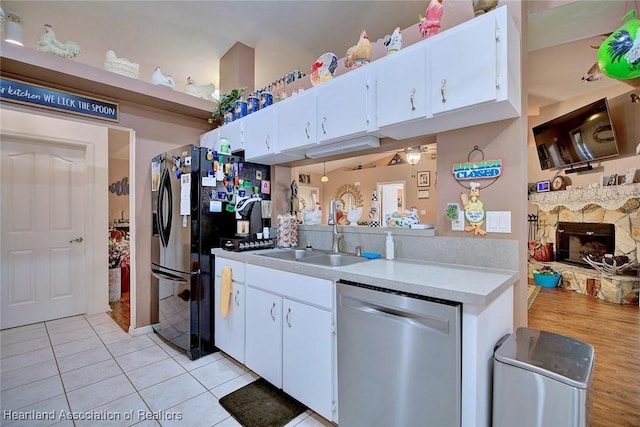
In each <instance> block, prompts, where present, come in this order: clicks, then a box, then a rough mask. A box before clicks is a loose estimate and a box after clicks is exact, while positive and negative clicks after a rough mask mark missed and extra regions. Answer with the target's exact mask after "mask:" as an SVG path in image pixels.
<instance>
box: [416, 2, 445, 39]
mask: <svg viewBox="0 0 640 427" xmlns="http://www.w3.org/2000/svg"><path fill="white" fill-rule="evenodd" d="M442 1H443V0H431V3H429V6H428V7H427V10H426V11H425V12H424V17H423V16H422V15H418V18H419V19H420V24H419V25H418V29H419V30H420V35H421V36H422V37H431V36H433V35H435V34H438V33H439V32H440V19H442V12H443V8H442Z"/></svg>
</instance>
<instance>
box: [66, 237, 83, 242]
mask: <svg viewBox="0 0 640 427" xmlns="http://www.w3.org/2000/svg"><path fill="white" fill-rule="evenodd" d="M83 240H84V239H83V238H82V237H78V238H77V239H73V240H69V243H73V242H78V243H82V241H83Z"/></svg>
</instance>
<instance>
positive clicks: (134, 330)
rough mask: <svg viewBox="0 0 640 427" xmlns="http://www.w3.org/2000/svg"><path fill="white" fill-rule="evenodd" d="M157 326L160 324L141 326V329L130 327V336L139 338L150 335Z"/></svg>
mask: <svg viewBox="0 0 640 427" xmlns="http://www.w3.org/2000/svg"><path fill="white" fill-rule="evenodd" d="M157 325H158V323H156V324H155V325H147V326H141V327H139V328H132V327H131V326H129V335H131V336H134V337H137V336H139V335H146V334H149V333H151V332H153V327H154V326H157Z"/></svg>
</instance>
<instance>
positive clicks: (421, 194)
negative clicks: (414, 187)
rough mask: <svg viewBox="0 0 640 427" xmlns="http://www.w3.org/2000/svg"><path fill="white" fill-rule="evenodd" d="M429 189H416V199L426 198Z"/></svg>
mask: <svg viewBox="0 0 640 427" xmlns="http://www.w3.org/2000/svg"><path fill="white" fill-rule="evenodd" d="M428 198H429V190H418V199H428Z"/></svg>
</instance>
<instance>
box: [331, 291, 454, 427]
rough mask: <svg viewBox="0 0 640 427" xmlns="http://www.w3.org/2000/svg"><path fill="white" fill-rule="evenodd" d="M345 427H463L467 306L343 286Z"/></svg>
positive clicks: (341, 399)
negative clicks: (463, 311)
mask: <svg viewBox="0 0 640 427" xmlns="http://www.w3.org/2000/svg"><path fill="white" fill-rule="evenodd" d="M336 296H337V307H338V310H337V334H338V350H337V352H338V422H339V425H340V427H353V426H368V427H374V426H380V427H389V426H394V427H427V426H437V427H445V426H460V423H461V374H462V366H461V363H462V362H461V359H462V352H461V348H462V341H461V339H462V335H461V307H462V306H461V304H460V303H454V302H451V301H444V300H438V299H433V298H427V297H422V296H419V295H413V294H405V293H400V292H396V291H389V290H387V289H382V288H377V287H373V286H369V285H363V284H358V283H353V282H348V281H339V282H338V285H337V294H336Z"/></svg>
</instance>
